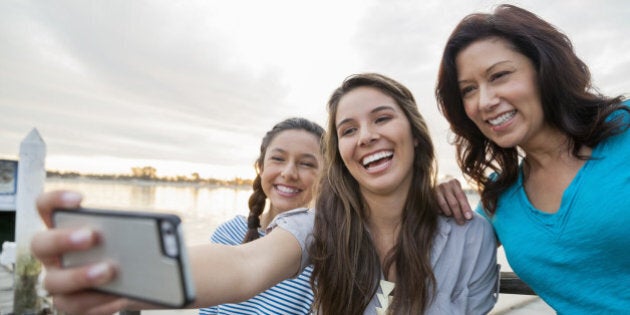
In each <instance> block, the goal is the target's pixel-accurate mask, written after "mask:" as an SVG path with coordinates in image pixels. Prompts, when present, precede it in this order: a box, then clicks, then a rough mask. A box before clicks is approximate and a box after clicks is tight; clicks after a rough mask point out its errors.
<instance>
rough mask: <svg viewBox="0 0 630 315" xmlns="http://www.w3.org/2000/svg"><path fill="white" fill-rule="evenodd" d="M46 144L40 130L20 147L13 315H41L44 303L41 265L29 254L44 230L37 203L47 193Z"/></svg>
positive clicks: (27, 137)
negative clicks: (41, 290)
mask: <svg viewBox="0 0 630 315" xmlns="http://www.w3.org/2000/svg"><path fill="white" fill-rule="evenodd" d="M45 158H46V144H45V143H44V141H43V140H42V138H41V137H40V135H39V132H37V129H33V130H31V132H30V133H29V134H28V135H27V136H26V138H24V140H23V141H22V143H21V144H20V160H19V163H18V182H17V191H16V197H17V198H16V205H15V206H16V207H15V208H16V214H15V242H16V254H17V255H16V266H15V275H14V277H15V279H14V281H15V291H14V295H13V310H14V311H13V313H14V314H39V313H40V310H41V299H40V297H39V295H38V289H39V287H40V285H39V280H38V277H39V274H40V272H41V269H42V267H41V263H40V262H39V261H38V260H37V259H35V258H34V257H33V256H32V254H31V251H30V243H31V238H32V237H33V235H34V234H35V233H36V232H37V231H39V230H41V229H42V228H43V223H42V221H41V219H40V218H39V214H38V213H37V208H36V206H35V200H36V198H37V196H38V195H39V194H41V193H42V192H43V190H44V181H45V179H46V169H45V167H44V160H45Z"/></svg>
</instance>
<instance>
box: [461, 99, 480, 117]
mask: <svg viewBox="0 0 630 315" xmlns="http://www.w3.org/2000/svg"><path fill="white" fill-rule="evenodd" d="M462 103H463V105H464V113H465V114H466V117H468V118H469V119H472V120H475V117H476V116H477V110H476V107H475V106H474V104H473V103H472V101H463V102H462Z"/></svg>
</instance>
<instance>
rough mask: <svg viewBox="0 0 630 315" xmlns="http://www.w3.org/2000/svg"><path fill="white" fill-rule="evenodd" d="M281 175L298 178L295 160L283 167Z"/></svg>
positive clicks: (293, 178) (287, 177)
mask: <svg viewBox="0 0 630 315" xmlns="http://www.w3.org/2000/svg"><path fill="white" fill-rule="evenodd" d="M280 175H281V176H282V177H284V178H286V179H291V180H296V179H297V178H298V171H297V165H295V162H290V163H287V164H286V165H285V166H284V168H283V169H282V173H280Z"/></svg>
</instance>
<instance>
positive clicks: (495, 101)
mask: <svg viewBox="0 0 630 315" xmlns="http://www.w3.org/2000/svg"><path fill="white" fill-rule="evenodd" d="M497 105H499V96H498V95H497V93H496V91H495V90H494V88H492V87H491V86H487V85H486V86H482V87H480V88H479V108H480V109H482V110H492V109H493V108H494V107H495V106H497Z"/></svg>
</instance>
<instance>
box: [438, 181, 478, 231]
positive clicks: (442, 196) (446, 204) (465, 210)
mask: <svg viewBox="0 0 630 315" xmlns="http://www.w3.org/2000/svg"><path fill="white" fill-rule="evenodd" d="M436 195H437V199H438V205H439V206H440V210H441V211H442V213H444V215H446V216H452V217H454V218H455V221H457V223H459V224H464V223H465V221H466V220H470V219H472V218H473V213H472V209H471V208H470V204H469V203H468V198H467V197H466V194H465V193H464V190H463V189H462V187H461V185H460V183H459V181H458V180H457V179H449V180H448V181H445V182H442V183H440V184H439V185H438V189H437V193H436Z"/></svg>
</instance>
